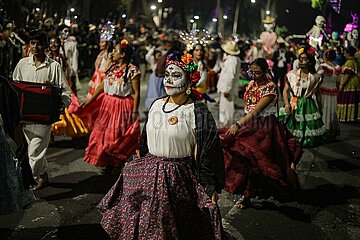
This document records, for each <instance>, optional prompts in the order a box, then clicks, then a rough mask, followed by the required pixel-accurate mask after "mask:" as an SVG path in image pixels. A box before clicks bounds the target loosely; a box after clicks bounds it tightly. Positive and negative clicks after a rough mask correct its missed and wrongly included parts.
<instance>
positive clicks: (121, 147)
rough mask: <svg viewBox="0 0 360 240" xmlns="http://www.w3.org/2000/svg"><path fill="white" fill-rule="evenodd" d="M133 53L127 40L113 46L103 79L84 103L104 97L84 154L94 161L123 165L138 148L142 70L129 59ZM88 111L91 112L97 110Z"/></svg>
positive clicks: (104, 164) (90, 161) (106, 164)
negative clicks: (108, 67)
mask: <svg viewBox="0 0 360 240" xmlns="http://www.w3.org/2000/svg"><path fill="white" fill-rule="evenodd" d="M132 53H133V49H132V46H130V44H129V43H128V41H127V40H122V41H121V43H119V44H117V45H116V46H115V47H114V50H113V52H112V54H111V55H110V59H111V61H112V64H111V65H112V66H111V67H110V69H109V70H108V71H107V75H106V77H105V79H104V81H103V82H101V83H100V85H99V86H98V88H97V89H96V92H95V93H94V95H93V96H92V98H90V99H89V100H88V101H86V102H85V104H84V105H83V106H84V107H85V108H86V106H87V105H89V104H90V105H89V106H91V103H92V102H93V101H101V105H100V109H99V113H98V117H97V118H96V120H95V122H94V128H93V130H92V132H91V135H90V139H89V145H88V147H87V148H86V153H85V158H84V160H85V161H86V162H88V163H90V164H92V165H95V166H99V167H105V168H106V167H108V168H111V167H118V168H121V167H122V166H123V164H124V163H125V162H126V161H127V160H128V159H129V157H130V156H132V155H133V154H135V151H136V150H137V149H138V142H139V139H140V125H139V121H140V120H139V112H138V109H139V102H140V82H139V81H140V72H139V71H138V69H137V68H136V67H135V66H134V65H132V64H131V63H130V60H131V56H132ZM85 111H86V112H89V113H90V114H91V113H92V112H93V111H95V110H94V109H89V110H85Z"/></svg>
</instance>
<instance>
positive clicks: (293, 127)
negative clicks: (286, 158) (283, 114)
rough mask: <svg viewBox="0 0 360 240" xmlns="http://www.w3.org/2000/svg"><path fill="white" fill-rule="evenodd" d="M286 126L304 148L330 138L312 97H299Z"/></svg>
mask: <svg viewBox="0 0 360 240" xmlns="http://www.w3.org/2000/svg"><path fill="white" fill-rule="evenodd" d="M286 127H287V128H288V129H289V131H290V132H292V134H293V135H294V136H295V137H296V138H297V139H298V140H299V142H300V143H301V145H302V146H303V147H304V148H312V147H318V146H320V145H322V144H324V143H326V142H327V141H329V139H330V134H329V132H328V131H327V130H326V127H325V125H324V122H323V120H322V117H321V114H320V113H319V111H318V109H317V106H316V103H315V101H314V99H312V98H299V99H298V102H297V107H296V109H295V110H294V111H292V112H291V114H290V116H289V119H288V121H287V123H286Z"/></svg>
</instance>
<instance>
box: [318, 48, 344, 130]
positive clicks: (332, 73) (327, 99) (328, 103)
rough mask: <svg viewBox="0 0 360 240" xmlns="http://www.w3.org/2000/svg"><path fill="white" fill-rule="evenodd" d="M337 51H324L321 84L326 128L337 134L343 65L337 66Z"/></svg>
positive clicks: (323, 116) (323, 117)
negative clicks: (340, 76) (340, 79)
mask: <svg viewBox="0 0 360 240" xmlns="http://www.w3.org/2000/svg"><path fill="white" fill-rule="evenodd" d="M335 58H336V52H335V50H327V51H326V52H325V53H324V57H323V59H324V61H325V62H324V63H322V64H321V67H322V69H323V70H324V79H323V82H322V84H321V86H320V94H321V105H322V107H323V108H322V109H323V115H322V119H323V122H324V124H325V127H326V129H327V130H328V131H329V132H330V134H331V135H333V136H337V135H339V133H340V125H339V121H338V117H337V107H336V105H337V96H338V89H337V86H336V85H337V83H338V79H339V74H340V72H341V67H340V66H336V65H335V64H334V63H333V61H335Z"/></svg>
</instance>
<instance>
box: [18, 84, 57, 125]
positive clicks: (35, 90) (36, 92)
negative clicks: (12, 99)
mask: <svg viewBox="0 0 360 240" xmlns="http://www.w3.org/2000/svg"><path fill="white" fill-rule="evenodd" d="M11 84H12V86H14V89H15V90H16V92H17V95H18V99H19V103H20V114H21V120H22V121H29V122H34V123H42V124H52V123H54V122H57V121H59V119H60V109H61V103H62V100H61V93H62V88H61V87H60V86H59V85H56V84H50V83H33V82H25V81H12V82H11Z"/></svg>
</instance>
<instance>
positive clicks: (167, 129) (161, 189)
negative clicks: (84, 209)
mask: <svg viewBox="0 0 360 240" xmlns="http://www.w3.org/2000/svg"><path fill="white" fill-rule="evenodd" d="M199 79H200V74H199V72H198V71H197V66H196V64H195V63H194V62H193V60H192V56H191V55H190V54H185V55H181V54H180V53H179V52H172V53H170V54H169V55H168V57H167V61H166V71H165V78H164V82H163V83H164V85H165V89H166V93H167V94H168V96H166V97H164V98H160V99H157V100H156V101H154V103H153V104H152V107H151V108H150V111H149V116H148V120H147V123H146V124H145V126H144V129H143V133H142V138H141V144H140V155H141V158H134V159H133V160H132V161H130V162H128V163H126V165H125V167H124V168H123V171H122V173H121V175H120V177H119V179H118V181H117V182H116V183H115V185H114V186H113V187H112V189H111V190H110V191H109V192H108V194H107V195H106V196H105V197H104V198H103V200H102V201H101V202H100V204H99V205H98V209H99V211H100V212H101V213H102V216H103V218H102V221H101V224H102V226H103V228H104V229H105V231H106V232H107V233H108V234H109V235H110V237H111V239H189V240H190V239H219V240H220V239H223V238H222V232H221V218H220V215H219V211H218V208H217V205H216V203H217V201H218V193H220V192H221V189H222V188H223V186H224V181H225V175H224V161H223V151H222V148H221V143H220V140H219V137H218V132H217V127H216V124H215V121H214V119H213V117H212V115H211V113H210V112H209V110H208V109H207V108H206V106H205V105H204V103H202V102H194V101H193V100H192V98H191V89H192V85H195V84H196V83H197V81H198V80H199Z"/></svg>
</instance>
